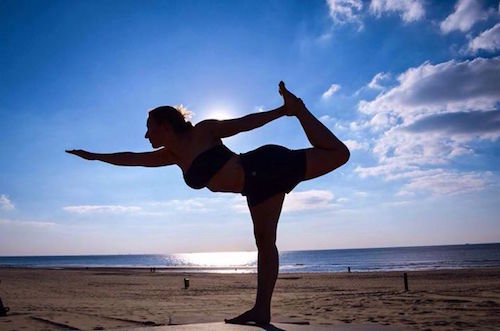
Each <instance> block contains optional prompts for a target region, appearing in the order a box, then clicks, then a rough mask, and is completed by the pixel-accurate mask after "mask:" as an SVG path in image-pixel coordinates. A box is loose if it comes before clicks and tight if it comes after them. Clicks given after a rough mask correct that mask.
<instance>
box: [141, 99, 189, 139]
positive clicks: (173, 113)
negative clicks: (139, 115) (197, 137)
mask: <svg viewBox="0 0 500 331" xmlns="http://www.w3.org/2000/svg"><path fill="white" fill-rule="evenodd" d="M189 115H190V114H189V112H188V111H187V110H186V109H185V108H184V107H182V106H178V107H171V106H160V107H156V108H154V109H152V110H150V111H149V116H148V120H147V127H148V131H147V132H146V136H145V138H146V139H149V140H150V141H151V144H152V145H153V147H154V148H158V147H161V146H164V145H163V144H164V143H165V139H164V138H167V140H170V139H168V138H171V137H168V136H169V135H175V136H178V135H182V134H184V133H187V132H188V131H189V130H191V129H192V128H193V124H191V122H189V121H187V120H186V118H187V117H188V116H189Z"/></svg>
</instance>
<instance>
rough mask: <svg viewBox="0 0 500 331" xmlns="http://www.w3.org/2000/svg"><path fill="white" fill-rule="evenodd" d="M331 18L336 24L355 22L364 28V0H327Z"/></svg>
mask: <svg viewBox="0 0 500 331" xmlns="http://www.w3.org/2000/svg"><path fill="white" fill-rule="evenodd" d="M326 3H327V5H328V9H329V13H330V18H331V19H332V21H333V23H335V24H339V25H340V24H346V23H354V24H358V25H359V28H360V29H362V27H363V22H362V21H361V18H360V16H361V10H362V9H363V1H362V0H327V1H326Z"/></svg>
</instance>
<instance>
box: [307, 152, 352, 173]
mask: <svg viewBox="0 0 500 331" xmlns="http://www.w3.org/2000/svg"><path fill="white" fill-rule="evenodd" d="M303 151H305V153H306V171H305V175H304V180H308V179H313V178H316V177H319V176H323V175H325V174H327V173H329V172H330V171H332V170H334V169H336V168H338V167H340V166H341V165H343V164H344V163H345V156H344V155H343V154H342V153H340V152H338V151H334V150H328V149H321V148H315V147H313V148H306V149H303Z"/></svg>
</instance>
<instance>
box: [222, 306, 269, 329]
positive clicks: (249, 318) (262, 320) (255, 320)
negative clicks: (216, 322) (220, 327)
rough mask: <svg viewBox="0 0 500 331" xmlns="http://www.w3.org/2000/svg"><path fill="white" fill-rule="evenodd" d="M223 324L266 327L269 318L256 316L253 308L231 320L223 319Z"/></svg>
mask: <svg viewBox="0 0 500 331" xmlns="http://www.w3.org/2000/svg"><path fill="white" fill-rule="evenodd" d="M224 322H226V323H229V324H255V325H268V324H269V322H271V318H270V316H265V315H264V314H263V315H259V314H257V312H256V311H255V309H254V308H252V309H250V310H248V311H246V312H244V313H243V314H241V315H239V316H236V317H235V318H231V319H224Z"/></svg>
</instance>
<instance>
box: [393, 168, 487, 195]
mask: <svg viewBox="0 0 500 331" xmlns="http://www.w3.org/2000/svg"><path fill="white" fill-rule="evenodd" d="M491 177H492V175H491V173H489V172H459V171H450V170H445V169H432V170H426V171H420V172H419V173H418V174H414V175H413V176H412V177H411V178H410V180H409V182H408V183H407V184H406V185H404V186H403V187H402V190H401V191H400V193H403V192H414V191H417V192H423V193H430V194H432V195H453V194H461V193H469V192H475V191H479V190H482V189H483V188H484V187H485V186H486V185H487V183H488V182H491V180H492V178H491ZM400 195H401V194H400Z"/></svg>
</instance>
